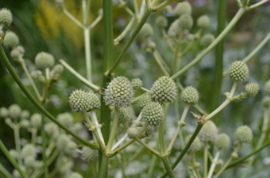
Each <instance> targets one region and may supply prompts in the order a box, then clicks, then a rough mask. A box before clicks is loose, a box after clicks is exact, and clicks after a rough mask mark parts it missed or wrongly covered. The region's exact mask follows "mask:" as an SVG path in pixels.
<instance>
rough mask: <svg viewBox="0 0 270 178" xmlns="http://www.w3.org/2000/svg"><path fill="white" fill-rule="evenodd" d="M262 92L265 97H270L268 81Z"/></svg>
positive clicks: (269, 83)
mask: <svg viewBox="0 0 270 178" xmlns="http://www.w3.org/2000/svg"><path fill="white" fill-rule="evenodd" d="M264 92H265V94H266V95H270V80H268V81H267V82H266V83H265V85H264Z"/></svg>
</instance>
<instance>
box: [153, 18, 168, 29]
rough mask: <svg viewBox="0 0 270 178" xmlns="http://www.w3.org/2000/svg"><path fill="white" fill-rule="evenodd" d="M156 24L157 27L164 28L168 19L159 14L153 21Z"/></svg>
mask: <svg viewBox="0 0 270 178" xmlns="http://www.w3.org/2000/svg"><path fill="white" fill-rule="evenodd" d="M155 23H156V25H157V26H158V27H159V28H165V27H167V26H168V20H167V18H166V17H164V16H162V15H160V16H158V17H157V18H156V21H155Z"/></svg>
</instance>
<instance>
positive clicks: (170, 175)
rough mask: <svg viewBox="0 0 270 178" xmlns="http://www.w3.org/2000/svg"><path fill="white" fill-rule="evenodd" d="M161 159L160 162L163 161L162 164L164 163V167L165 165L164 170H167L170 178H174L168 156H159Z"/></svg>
mask: <svg viewBox="0 0 270 178" xmlns="http://www.w3.org/2000/svg"><path fill="white" fill-rule="evenodd" d="M161 160H162V162H163V165H164V167H165V169H166V171H167V173H168V175H169V177H170V178H174V177H175V176H174V174H173V170H172V168H171V166H170V162H169V159H168V157H167V156H165V157H163V158H161Z"/></svg>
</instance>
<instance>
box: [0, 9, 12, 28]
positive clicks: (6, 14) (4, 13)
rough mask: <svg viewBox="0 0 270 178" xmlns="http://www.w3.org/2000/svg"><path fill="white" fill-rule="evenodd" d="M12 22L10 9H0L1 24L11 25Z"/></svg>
mask: <svg viewBox="0 0 270 178" xmlns="http://www.w3.org/2000/svg"><path fill="white" fill-rule="evenodd" d="M11 23H12V13H11V12H10V10H9V9H6V8H3V9H1V10H0V24H1V25H4V26H9V25H10V24H11Z"/></svg>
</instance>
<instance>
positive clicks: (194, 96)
mask: <svg viewBox="0 0 270 178" xmlns="http://www.w3.org/2000/svg"><path fill="white" fill-rule="evenodd" d="M181 100H182V101H183V102H184V103H186V104H191V105H195V104H197V103H198V101H199V93H198V91H197V89H196V88H194V87H192V86H188V87H186V88H185V89H184V90H183V91H182V92H181Z"/></svg>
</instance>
